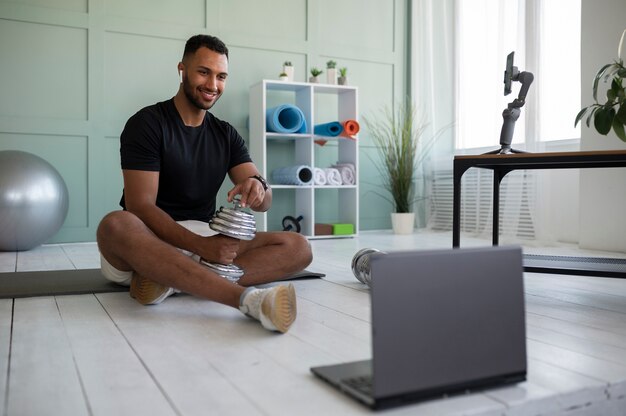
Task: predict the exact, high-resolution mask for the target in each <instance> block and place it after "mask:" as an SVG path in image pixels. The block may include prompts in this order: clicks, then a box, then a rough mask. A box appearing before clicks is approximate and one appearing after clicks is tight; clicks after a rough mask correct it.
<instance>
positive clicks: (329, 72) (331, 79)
mask: <svg viewBox="0 0 626 416" xmlns="http://www.w3.org/2000/svg"><path fill="white" fill-rule="evenodd" d="M326 81H327V82H328V83H329V84H333V85H335V84H337V62H335V61H333V60H330V61H328V62H326Z"/></svg>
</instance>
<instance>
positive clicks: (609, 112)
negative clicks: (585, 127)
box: [593, 107, 615, 136]
mask: <svg viewBox="0 0 626 416" xmlns="http://www.w3.org/2000/svg"><path fill="white" fill-rule="evenodd" d="M614 118H615V109H613V107H608V108H607V107H600V108H599V109H598V111H596V113H595V117H594V119H593V126H594V127H595V128H596V130H597V131H598V133H600V134H602V135H604V136H606V135H607V134H608V133H609V132H610V131H611V125H612V124H613V119H614Z"/></svg>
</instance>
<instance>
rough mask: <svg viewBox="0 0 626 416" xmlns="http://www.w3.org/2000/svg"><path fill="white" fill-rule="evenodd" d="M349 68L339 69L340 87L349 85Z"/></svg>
mask: <svg viewBox="0 0 626 416" xmlns="http://www.w3.org/2000/svg"><path fill="white" fill-rule="evenodd" d="M347 74H348V68H346V67H343V68H339V79H338V81H339V85H348V75H347Z"/></svg>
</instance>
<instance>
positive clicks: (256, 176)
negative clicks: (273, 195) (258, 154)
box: [250, 175, 270, 191]
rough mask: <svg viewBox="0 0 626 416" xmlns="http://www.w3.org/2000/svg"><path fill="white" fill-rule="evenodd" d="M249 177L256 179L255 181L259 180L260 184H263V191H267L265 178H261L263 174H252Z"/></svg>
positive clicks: (267, 186) (267, 185)
mask: <svg viewBox="0 0 626 416" xmlns="http://www.w3.org/2000/svg"><path fill="white" fill-rule="evenodd" d="M250 178H253V179H256V180H257V181H259V182H261V185H263V190H264V191H267V190H268V188H269V187H270V186H269V184H268V183H267V181H266V180H265V178H263V176H261V175H253V176H250Z"/></svg>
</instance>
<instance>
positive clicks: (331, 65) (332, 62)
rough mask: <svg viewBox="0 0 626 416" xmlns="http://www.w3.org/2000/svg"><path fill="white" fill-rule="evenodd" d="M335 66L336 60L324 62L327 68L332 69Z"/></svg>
mask: <svg viewBox="0 0 626 416" xmlns="http://www.w3.org/2000/svg"><path fill="white" fill-rule="evenodd" d="M336 66H337V62H335V61H332V60H331V61H328V62H326V68H328V69H333V68H335V67H336Z"/></svg>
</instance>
